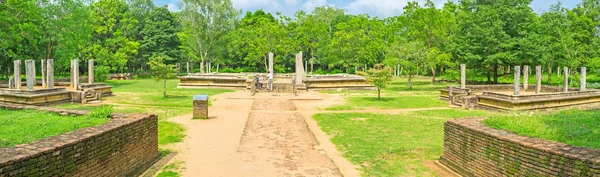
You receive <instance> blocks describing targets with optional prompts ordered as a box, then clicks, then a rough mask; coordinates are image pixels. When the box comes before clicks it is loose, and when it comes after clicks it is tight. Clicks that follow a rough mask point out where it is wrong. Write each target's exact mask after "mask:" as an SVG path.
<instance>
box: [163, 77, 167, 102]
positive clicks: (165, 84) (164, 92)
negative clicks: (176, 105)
mask: <svg viewBox="0 0 600 177" xmlns="http://www.w3.org/2000/svg"><path fill="white" fill-rule="evenodd" d="M163 96H164V97H165V98H166V97H167V79H165V80H164V82H163Z"/></svg>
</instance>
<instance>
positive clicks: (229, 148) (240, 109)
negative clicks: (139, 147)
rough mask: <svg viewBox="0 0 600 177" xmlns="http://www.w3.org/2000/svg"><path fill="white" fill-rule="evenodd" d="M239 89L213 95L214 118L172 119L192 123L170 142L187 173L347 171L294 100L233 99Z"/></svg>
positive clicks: (334, 173) (333, 173)
mask: <svg viewBox="0 0 600 177" xmlns="http://www.w3.org/2000/svg"><path fill="white" fill-rule="evenodd" d="M239 94H240V93H238V92H235V93H228V94H222V95H217V96H215V97H213V98H211V100H212V101H213V106H211V107H210V108H209V116H210V117H214V118H212V119H209V120H192V119H191V117H192V115H184V116H179V117H174V118H172V119H171V120H172V121H174V122H177V123H181V124H182V125H184V126H185V127H186V128H187V136H186V138H185V139H184V141H183V142H181V143H177V144H174V145H171V146H168V148H172V149H174V150H176V151H178V154H177V156H176V157H175V159H174V161H181V162H184V163H183V164H182V168H181V169H180V174H181V175H182V176H252V177H254V176H294V177H296V176H343V175H342V173H341V172H340V170H338V166H339V165H338V164H337V163H334V162H333V161H332V158H330V157H331V156H332V155H331V153H330V151H325V150H323V148H322V147H321V146H320V142H322V141H323V140H322V139H317V138H315V136H314V135H313V131H314V130H313V129H314V128H315V127H313V126H310V125H308V124H307V120H308V119H310V117H308V118H306V117H303V114H302V113H300V112H298V111H297V109H296V105H295V104H294V102H293V101H291V100H290V99H285V98H283V97H275V98H264V99H263V98H260V97H259V98H258V99H256V100H252V99H228V98H231V97H235V96H236V95H239ZM281 98H283V99H281ZM309 127H311V128H309ZM317 129H318V127H317ZM319 131H320V130H319ZM321 138H322V137H321ZM325 141H329V139H328V138H326V140H325ZM329 143H330V142H329ZM333 150H334V151H335V148H333ZM337 158H338V160H339V159H340V158H341V157H337ZM352 168H353V170H355V169H354V167H352ZM344 176H358V173H357V172H355V173H353V174H351V175H347V173H344Z"/></svg>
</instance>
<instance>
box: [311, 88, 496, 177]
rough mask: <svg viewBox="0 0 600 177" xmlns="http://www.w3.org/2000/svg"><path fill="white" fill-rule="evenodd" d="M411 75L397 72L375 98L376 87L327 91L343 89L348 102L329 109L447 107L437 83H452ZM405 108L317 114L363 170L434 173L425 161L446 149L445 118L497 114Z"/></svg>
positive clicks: (383, 173)
mask: <svg viewBox="0 0 600 177" xmlns="http://www.w3.org/2000/svg"><path fill="white" fill-rule="evenodd" d="M406 85H407V80H406V79H405V78H397V79H396V80H394V81H393V82H392V84H391V85H390V87H389V88H388V89H385V90H383V91H382V99H381V100H378V99H377V92H376V91H354V90H350V91H342V92H334V91H326V92H324V93H328V94H341V95H343V97H344V98H345V100H344V103H342V104H339V105H333V106H330V107H327V108H324V109H325V110H357V109H358V110H371V109H410V108H425V109H427V108H438V109H439V108H447V107H448V103H446V102H444V101H440V100H437V97H438V95H439V91H438V89H441V88H443V87H445V86H446V85H448V84H447V83H437V84H436V85H432V84H431V83H430V79H428V78H420V79H416V80H415V81H414V83H413V90H410V91H409V90H408V89H407V86H406ZM404 112H406V113H402V114H393V115H390V114H377V113H368V114H363V113H360V114H358V113H322V114H316V115H314V116H313V118H314V119H315V120H316V121H317V123H318V124H319V126H320V127H321V129H322V130H323V131H324V132H325V133H327V134H328V135H330V136H331V137H332V138H331V141H332V142H333V143H334V144H335V145H336V148H337V149H338V150H339V151H341V152H343V154H344V157H345V158H347V159H349V160H350V161H351V162H352V163H354V164H355V165H358V166H360V171H361V172H362V175H363V176H436V175H437V174H435V173H434V172H433V171H431V170H429V169H428V168H427V167H425V166H423V162H425V161H431V160H435V159H437V158H439V157H440V156H441V155H442V150H443V138H444V134H443V133H444V131H443V130H444V129H443V124H444V122H445V121H447V120H450V119H454V118H463V117H472V116H489V115H495V113H490V112H486V111H477V110H474V111H468V110H460V109H444V110H433V109H432V110H424V111H410V110H408V111H404Z"/></svg>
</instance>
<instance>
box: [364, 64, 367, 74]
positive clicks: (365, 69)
mask: <svg viewBox="0 0 600 177" xmlns="http://www.w3.org/2000/svg"><path fill="white" fill-rule="evenodd" d="M363 71H365V72H366V71H367V64H366V63H365V68H363Z"/></svg>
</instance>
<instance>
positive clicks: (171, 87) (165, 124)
mask: <svg viewBox="0 0 600 177" xmlns="http://www.w3.org/2000/svg"><path fill="white" fill-rule="evenodd" d="M178 82H179V81H178V80H168V81H167V95H168V97H167V98H164V97H163V94H162V92H163V82H162V81H161V82H155V81H154V80H152V79H137V80H119V81H106V84H107V85H109V86H112V87H113V88H112V91H113V93H114V94H115V95H116V96H113V97H107V98H105V99H104V102H105V104H109V105H113V108H114V111H115V112H117V113H152V114H156V115H158V118H159V121H158V143H159V144H160V145H166V144H170V143H176V142H180V141H181V140H182V139H183V137H185V129H184V128H183V126H181V125H179V124H177V123H174V122H170V121H168V118H171V117H175V116H180V115H185V114H189V113H191V112H192V97H193V96H194V95H196V94H205V95H209V96H213V95H216V94H220V93H226V92H231V90H224V89H178V88H177V83H178ZM209 104H210V103H209ZM58 107H60V108H67V109H80V110H89V109H92V108H93V107H92V106H89V105H81V104H64V105H59V106H58Z"/></svg>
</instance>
